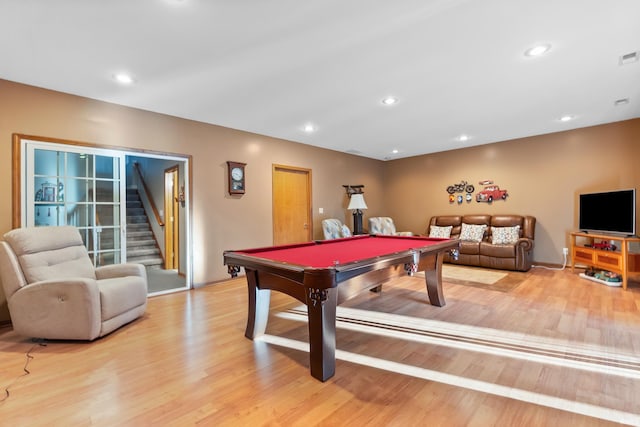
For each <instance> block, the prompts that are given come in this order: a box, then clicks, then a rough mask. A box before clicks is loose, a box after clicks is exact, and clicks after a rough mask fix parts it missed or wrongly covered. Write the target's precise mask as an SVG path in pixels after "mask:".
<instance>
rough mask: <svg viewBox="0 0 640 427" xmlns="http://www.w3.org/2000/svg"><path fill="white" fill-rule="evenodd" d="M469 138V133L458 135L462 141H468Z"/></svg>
mask: <svg viewBox="0 0 640 427" xmlns="http://www.w3.org/2000/svg"><path fill="white" fill-rule="evenodd" d="M468 140H469V135H464V134H463V135H460V136H459V137H458V141H460V142H465V141H468Z"/></svg>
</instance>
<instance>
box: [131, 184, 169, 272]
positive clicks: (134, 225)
mask: <svg viewBox="0 0 640 427" xmlns="http://www.w3.org/2000/svg"><path fill="white" fill-rule="evenodd" d="M127 262H135V263H139V264H143V265H144V266H145V267H147V269H161V268H162V266H163V264H164V262H163V260H162V255H161V254H160V249H158V243H157V242H156V239H155V238H154V236H153V232H152V231H151V227H150V226H149V219H148V218H147V214H146V213H145V211H144V207H143V206H142V202H141V201H140V195H139V194H138V190H137V189H135V188H128V189H127Z"/></svg>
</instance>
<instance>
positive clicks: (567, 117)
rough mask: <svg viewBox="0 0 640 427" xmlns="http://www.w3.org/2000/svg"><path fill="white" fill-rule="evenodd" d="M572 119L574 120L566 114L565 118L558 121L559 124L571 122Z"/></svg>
mask: <svg viewBox="0 0 640 427" xmlns="http://www.w3.org/2000/svg"><path fill="white" fill-rule="evenodd" d="M573 119H574V117H573V116H570V115H568V114H567V115H565V116H562V117H560V121H561V122H569V121H571V120H573Z"/></svg>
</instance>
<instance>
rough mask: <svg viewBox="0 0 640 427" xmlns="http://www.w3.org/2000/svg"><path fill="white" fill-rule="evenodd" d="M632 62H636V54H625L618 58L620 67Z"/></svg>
mask: <svg viewBox="0 0 640 427" xmlns="http://www.w3.org/2000/svg"><path fill="white" fill-rule="evenodd" d="M633 62H638V52H631V53H627V54H626V55H622V56H621V57H620V65H627V64H631V63H633Z"/></svg>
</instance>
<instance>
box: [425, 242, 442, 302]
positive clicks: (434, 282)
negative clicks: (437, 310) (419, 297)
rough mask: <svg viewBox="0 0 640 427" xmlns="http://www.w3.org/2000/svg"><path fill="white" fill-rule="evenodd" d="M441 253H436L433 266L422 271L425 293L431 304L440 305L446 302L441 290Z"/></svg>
mask: <svg viewBox="0 0 640 427" xmlns="http://www.w3.org/2000/svg"><path fill="white" fill-rule="evenodd" d="M443 260H444V256H443V254H442V253H438V254H437V255H436V260H435V261H436V262H435V268H427V269H426V270H425V272H424V280H425V283H426V285H427V294H428V295H429V302H430V303H431V305H435V306H438V307H442V306H444V305H445V304H446V301H445V300H444V293H443V292H442V261H443Z"/></svg>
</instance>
